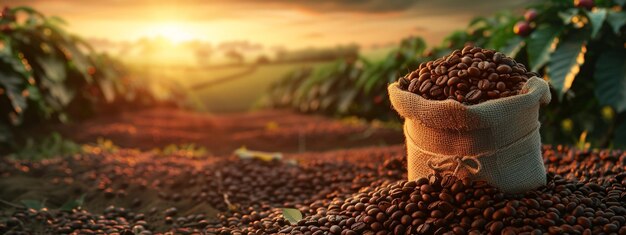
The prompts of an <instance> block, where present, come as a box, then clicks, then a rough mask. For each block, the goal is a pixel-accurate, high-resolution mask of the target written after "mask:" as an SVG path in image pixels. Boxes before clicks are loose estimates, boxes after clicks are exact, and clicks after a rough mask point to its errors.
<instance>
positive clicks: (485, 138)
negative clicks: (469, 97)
mask: <svg viewBox="0 0 626 235" xmlns="http://www.w3.org/2000/svg"><path fill="white" fill-rule="evenodd" d="M388 91H389V96H390V100H391V104H392V105H393V107H394V109H395V110H396V111H397V112H398V113H399V114H400V115H401V116H402V117H404V118H405V122H404V134H405V137H406V145H407V156H408V159H407V160H408V176H409V180H415V179H417V178H420V177H425V176H427V175H428V174H430V173H433V172H434V171H438V172H447V171H449V172H456V174H457V176H459V177H464V176H470V177H472V178H474V179H482V180H486V181H487V182H489V183H490V184H492V185H494V186H496V187H499V188H500V190H502V191H503V192H507V193H517V192H522V191H526V190H530V189H533V188H536V187H538V186H541V185H545V184H546V172H545V168H544V165H543V160H542V156H541V137H540V135H539V126H540V123H539V121H538V118H539V107H540V105H541V104H547V103H549V102H550V100H551V95H550V89H549V86H548V84H547V83H546V82H545V81H544V80H542V79H540V78H537V77H533V78H530V79H529V80H528V82H527V83H526V84H525V85H524V86H523V88H522V91H521V94H519V95H515V96H511V97H505V98H500V99H495V100H488V101H486V102H483V103H480V104H475V105H463V104H461V103H459V102H457V101H453V100H441V101H439V100H427V99H425V98H422V97H421V96H419V95H416V94H413V93H411V92H408V91H405V90H402V89H400V88H399V87H398V84H397V82H396V83H393V84H391V85H389V87H388Z"/></svg>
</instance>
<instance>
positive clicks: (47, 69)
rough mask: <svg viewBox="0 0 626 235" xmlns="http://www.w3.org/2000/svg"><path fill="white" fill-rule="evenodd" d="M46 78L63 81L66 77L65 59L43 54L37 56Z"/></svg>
mask: <svg viewBox="0 0 626 235" xmlns="http://www.w3.org/2000/svg"><path fill="white" fill-rule="evenodd" d="M35 60H36V61H37V63H38V64H39V66H41V69H42V70H43V72H44V73H45V74H46V78H47V79H50V80H52V81H55V82H63V81H64V80H65V78H66V75H67V74H66V71H65V61H62V60H60V59H58V58H54V57H51V56H45V55H41V56H39V57H37V58H35Z"/></svg>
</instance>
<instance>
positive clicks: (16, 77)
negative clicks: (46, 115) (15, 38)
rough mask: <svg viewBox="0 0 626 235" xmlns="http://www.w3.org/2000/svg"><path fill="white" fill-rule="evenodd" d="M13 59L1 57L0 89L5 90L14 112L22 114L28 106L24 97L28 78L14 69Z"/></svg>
mask: <svg viewBox="0 0 626 235" xmlns="http://www.w3.org/2000/svg"><path fill="white" fill-rule="evenodd" d="M11 59H12V58H8V57H6V56H0V89H3V90H4V93H5V94H6V97H7V98H9V101H10V102H11V105H12V106H13V110H14V111H15V112H16V113H18V114H21V113H22V112H23V111H24V110H25V109H26V107H27V105H28V104H27V103H26V97H24V96H22V90H23V88H24V83H25V81H26V78H24V77H23V76H22V75H21V74H20V73H19V71H16V70H15V69H14V67H13V65H12V61H10V60H11Z"/></svg>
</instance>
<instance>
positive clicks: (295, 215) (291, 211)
mask: <svg viewBox="0 0 626 235" xmlns="http://www.w3.org/2000/svg"><path fill="white" fill-rule="evenodd" d="M280 209H281V210H282V211H283V218H285V219H286V220H287V221H289V223H291V224H297V223H298V221H300V220H302V213H301V212H300V211H299V210H298V209H295V208H280Z"/></svg>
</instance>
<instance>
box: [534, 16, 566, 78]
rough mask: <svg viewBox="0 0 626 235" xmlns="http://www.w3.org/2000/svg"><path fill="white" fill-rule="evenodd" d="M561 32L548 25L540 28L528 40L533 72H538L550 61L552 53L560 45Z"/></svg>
mask: <svg viewBox="0 0 626 235" xmlns="http://www.w3.org/2000/svg"><path fill="white" fill-rule="evenodd" d="M559 33H560V30H559V29H557V28H555V27H552V26H547V25H542V26H540V27H539V28H538V29H537V30H536V31H535V32H533V33H532V34H531V35H530V38H528V47H527V48H526V50H528V64H529V65H530V68H531V71H533V72H537V71H539V69H540V68H541V67H543V66H544V65H545V64H546V63H547V62H548V60H550V53H552V51H554V48H555V46H556V43H558V40H559V39H558V37H557V36H558V35H559Z"/></svg>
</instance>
